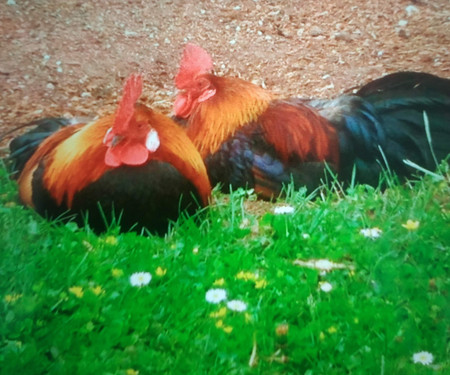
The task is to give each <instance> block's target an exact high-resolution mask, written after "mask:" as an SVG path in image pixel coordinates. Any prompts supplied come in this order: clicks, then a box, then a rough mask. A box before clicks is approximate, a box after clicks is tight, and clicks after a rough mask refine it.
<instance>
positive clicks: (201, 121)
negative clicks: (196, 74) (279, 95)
mask: <svg viewBox="0 0 450 375" xmlns="http://www.w3.org/2000/svg"><path fill="white" fill-rule="evenodd" d="M208 78H209V79H210V80H211V83H212V85H213V86H214V87H215V88H216V94H215V95H214V96H213V97H212V98H210V99H208V100H206V101H205V102H202V103H200V104H199V105H198V106H197V108H196V109H195V110H194V111H193V113H192V115H191V116H190V118H189V121H188V129H187V134H188V136H189V138H191V140H192V141H193V143H194V144H195V146H196V147H197V148H198V150H199V151H200V154H201V155H202V157H203V158H204V157H206V156H208V155H210V154H213V153H215V152H216V151H217V150H218V149H219V147H220V145H221V144H222V143H223V142H224V141H226V140H227V139H228V138H230V137H231V136H232V135H233V134H234V133H235V132H236V130H238V129H239V128H241V127H243V126H244V125H246V124H248V123H251V122H253V121H256V120H257V119H258V117H259V116H260V115H261V114H262V113H264V111H265V110H266V109H267V107H268V106H269V103H270V101H271V100H272V99H273V98H274V97H273V94H272V93H270V92H269V91H267V90H264V89H262V88H261V87H259V86H256V85H254V84H252V83H250V82H246V81H243V80H241V79H239V78H228V77H217V76H213V75H209V76H208Z"/></svg>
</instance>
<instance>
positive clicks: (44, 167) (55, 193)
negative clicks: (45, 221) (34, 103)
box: [11, 74, 211, 234]
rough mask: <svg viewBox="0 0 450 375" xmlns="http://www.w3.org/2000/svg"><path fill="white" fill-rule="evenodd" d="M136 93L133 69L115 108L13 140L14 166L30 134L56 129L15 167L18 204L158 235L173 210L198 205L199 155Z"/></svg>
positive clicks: (201, 189) (203, 179)
mask: <svg viewBox="0 0 450 375" xmlns="http://www.w3.org/2000/svg"><path fill="white" fill-rule="evenodd" d="M141 92H142V78H141V76H140V75H136V74H134V75H132V76H131V77H130V78H129V79H128V80H127V81H126V83H125V86H124V92H123V96H122V98H121V100H120V102H119V105H118V108H117V111H116V113H115V114H112V115H108V116H105V117H102V118H100V119H98V120H96V121H93V122H90V123H87V124H83V123H81V124H76V125H71V126H67V121H66V120H64V119H46V120H43V121H41V122H40V123H39V126H38V128H37V129H38V130H33V131H31V132H29V133H27V134H25V135H23V136H21V137H19V139H17V140H15V141H13V142H12V143H11V149H12V151H13V155H14V158H15V159H16V160H18V162H19V163H18V167H19V168H21V163H22V164H23V162H24V160H23V159H21V157H22V156H24V155H25V157H26V156H27V153H29V148H27V142H28V141H29V142H28V144H29V145H30V147H31V149H32V148H33V146H34V143H35V142H38V140H37V139H36V138H39V136H37V135H36V134H39V133H43V134H44V136H45V135H48V134H47V132H52V131H54V130H57V129H59V130H57V131H56V132H55V133H53V134H52V135H50V136H48V137H47V138H46V139H45V140H44V141H43V142H42V143H41V144H40V145H39V147H38V148H37V150H36V151H35V152H34V153H33V154H32V156H31V157H30V158H29V160H28V161H27V162H26V164H25V166H24V167H23V170H21V171H20V175H19V178H18V184H19V194H20V198H21V200H22V201H23V203H25V204H26V205H27V206H30V207H32V208H34V209H35V210H36V211H37V212H38V213H39V214H41V215H43V216H48V217H50V218H59V217H67V215H66V213H67V214H69V216H74V219H75V220H76V222H78V223H79V224H80V225H83V224H84V223H86V222H87V223H88V224H89V225H90V227H91V228H92V229H93V230H94V231H96V232H102V231H104V230H105V229H106V228H107V227H108V225H109V224H110V223H112V222H114V220H116V221H119V223H120V226H121V230H123V231H128V230H136V231H141V230H142V228H147V229H148V230H149V231H150V232H155V233H158V234H163V233H165V232H166V231H167V229H168V223H169V221H172V220H176V219H177V217H178V216H179V214H180V212H184V211H186V212H187V213H189V214H192V213H194V212H195V211H196V209H198V208H199V207H202V206H206V205H207V204H208V199H209V196H210V193H211V186H210V183H209V179H208V176H207V172H206V168H205V165H204V163H203V160H202V158H201V156H200V155H199V153H198V151H197V150H196V148H195V146H194V145H193V144H192V142H191V141H190V140H189V138H188V137H187V136H186V134H185V132H184V131H183V129H181V128H180V127H179V125H177V124H176V123H174V122H173V121H172V120H171V119H170V118H168V117H167V116H165V115H163V114H160V113H157V112H154V111H153V110H151V109H150V108H148V107H146V106H145V105H143V104H139V103H137V101H138V99H139V97H140V95H141ZM21 150H22V151H23V152H21ZM70 214H73V215H70Z"/></svg>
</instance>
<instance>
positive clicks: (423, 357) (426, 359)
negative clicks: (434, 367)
mask: <svg viewBox="0 0 450 375" xmlns="http://www.w3.org/2000/svg"><path fill="white" fill-rule="evenodd" d="M412 359H413V362H414V363H421V364H422V365H431V364H432V363H433V354H431V353H429V352H418V353H414V355H413V358H412Z"/></svg>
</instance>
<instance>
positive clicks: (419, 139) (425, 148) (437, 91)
mask: <svg viewBox="0 0 450 375" xmlns="http://www.w3.org/2000/svg"><path fill="white" fill-rule="evenodd" d="M356 95H357V96H359V97H361V98H362V99H363V100H364V101H365V102H366V103H368V104H369V105H370V106H371V107H372V108H373V110H374V112H375V113H376V115H377V117H378V119H379V121H380V122H381V123H382V124H383V129H384V131H385V134H386V145H384V147H383V145H381V146H382V147H383V149H384V152H385V153H386V156H387V159H388V161H390V162H392V163H394V167H395V168H394V169H397V170H396V171H397V173H399V172H400V173H399V174H408V170H409V169H408V168H407V167H406V165H405V164H404V163H403V160H404V159H409V160H411V161H413V162H415V163H416V164H419V165H420V166H422V167H424V168H426V169H431V170H434V169H435V168H436V160H437V162H440V161H442V160H443V159H445V158H446V157H447V156H448V154H449V153H450V80H449V79H445V78H440V77H437V76H434V75H431V74H427V73H415V72H400V73H394V74H390V75H387V76H385V77H383V78H380V79H377V80H375V81H372V82H370V83H368V84H367V85H365V86H363V87H362V88H361V89H360V90H359V91H358V92H357V93H356ZM424 117H426V119H424ZM427 121H428V124H429V135H430V136H431V139H429V138H428V136H427V129H426V122H427ZM433 154H434V155H433ZM435 157H436V160H435Z"/></svg>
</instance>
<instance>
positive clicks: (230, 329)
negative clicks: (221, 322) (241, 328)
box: [222, 326, 233, 333]
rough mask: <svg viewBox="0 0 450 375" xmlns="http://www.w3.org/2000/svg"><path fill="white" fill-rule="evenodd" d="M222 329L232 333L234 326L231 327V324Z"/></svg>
mask: <svg viewBox="0 0 450 375" xmlns="http://www.w3.org/2000/svg"><path fill="white" fill-rule="evenodd" d="M222 329H223V331H224V332H225V333H231V331H232V330H233V327H231V326H224V327H223V328H222Z"/></svg>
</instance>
